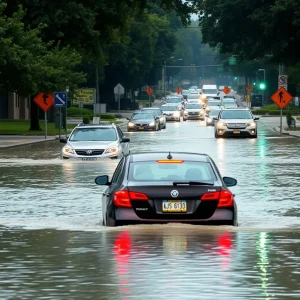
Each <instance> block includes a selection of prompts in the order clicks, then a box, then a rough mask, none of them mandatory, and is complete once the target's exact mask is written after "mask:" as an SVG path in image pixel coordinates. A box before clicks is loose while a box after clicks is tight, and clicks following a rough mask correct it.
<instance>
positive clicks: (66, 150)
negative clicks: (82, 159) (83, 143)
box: [63, 147, 75, 154]
mask: <svg viewBox="0 0 300 300" xmlns="http://www.w3.org/2000/svg"><path fill="white" fill-rule="evenodd" d="M63 153H65V154H75V150H74V149H72V148H70V147H64V148H63Z"/></svg>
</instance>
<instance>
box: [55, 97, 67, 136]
mask: <svg viewBox="0 0 300 300" xmlns="http://www.w3.org/2000/svg"><path fill="white" fill-rule="evenodd" d="M53 96H54V107H57V108H59V130H58V134H59V138H60V137H61V117H62V116H61V108H62V107H63V108H67V101H68V96H67V93H66V92H55V93H53Z"/></svg>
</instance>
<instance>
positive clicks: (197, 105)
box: [186, 103, 202, 109]
mask: <svg viewBox="0 0 300 300" xmlns="http://www.w3.org/2000/svg"><path fill="white" fill-rule="evenodd" d="M186 108H187V109H199V108H202V104H200V103H188V104H187V105H186Z"/></svg>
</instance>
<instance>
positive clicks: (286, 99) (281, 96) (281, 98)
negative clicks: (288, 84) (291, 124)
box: [271, 87, 293, 133]
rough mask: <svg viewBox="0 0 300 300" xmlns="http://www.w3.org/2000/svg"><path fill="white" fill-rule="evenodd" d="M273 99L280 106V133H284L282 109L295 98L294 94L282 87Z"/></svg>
mask: <svg viewBox="0 0 300 300" xmlns="http://www.w3.org/2000/svg"><path fill="white" fill-rule="evenodd" d="M271 100H272V101H273V102H274V103H275V104H276V105H277V106H278V107H279V108H280V133H282V110H283V109H284V108H285V107H286V106H287V105H288V104H289V103H290V102H291V101H292V100H293V96H292V95H291V94H290V93H289V92H288V91H287V90H286V89H285V88H284V87H281V88H280V89H278V90H277V91H276V92H275V93H274V94H273V95H272V96H271Z"/></svg>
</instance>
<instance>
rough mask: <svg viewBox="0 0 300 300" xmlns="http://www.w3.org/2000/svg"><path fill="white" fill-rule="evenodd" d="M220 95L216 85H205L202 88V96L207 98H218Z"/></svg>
mask: <svg viewBox="0 0 300 300" xmlns="http://www.w3.org/2000/svg"><path fill="white" fill-rule="evenodd" d="M218 93H219V91H218V88H217V86H216V85H215V84H210V85H207V84H204V85H203V87H202V94H204V95H205V96H206V97H210V96H211V97H214V96H217V95H218Z"/></svg>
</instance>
